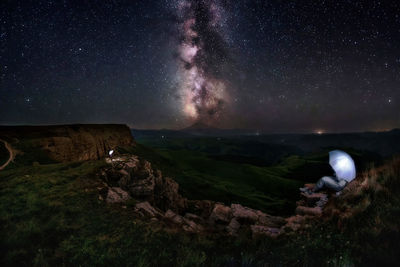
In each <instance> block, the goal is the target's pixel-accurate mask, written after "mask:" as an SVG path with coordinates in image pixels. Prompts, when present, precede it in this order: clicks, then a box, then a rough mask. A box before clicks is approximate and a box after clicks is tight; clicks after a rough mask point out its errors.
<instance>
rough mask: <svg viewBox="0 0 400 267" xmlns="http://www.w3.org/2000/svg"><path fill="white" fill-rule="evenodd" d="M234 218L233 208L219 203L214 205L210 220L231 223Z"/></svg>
mask: <svg viewBox="0 0 400 267" xmlns="http://www.w3.org/2000/svg"><path fill="white" fill-rule="evenodd" d="M231 218H232V210H231V208H230V207H228V206H225V205H223V204H221V203H217V204H215V206H214V209H213V211H212V212H211V215H210V220H211V221H212V222H214V223H222V224H224V223H229V222H230V220H231Z"/></svg>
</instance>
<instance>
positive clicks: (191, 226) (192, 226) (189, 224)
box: [165, 210, 204, 233]
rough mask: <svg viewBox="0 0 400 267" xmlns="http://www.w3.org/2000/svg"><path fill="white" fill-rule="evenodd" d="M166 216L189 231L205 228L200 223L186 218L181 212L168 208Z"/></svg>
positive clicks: (195, 231)
mask: <svg viewBox="0 0 400 267" xmlns="http://www.w3.org/2000/svg"><path fill="white" fill-rule="evenodd" d="M165 218H166V219H168V220H170V221H171V222H173V223H174V224H177V225H180V226H182V229H183V230H184V231H187V232H192V233H198V232H201V231H203V230H204V228H203V226H201V225H200V224H197V223H195V222H194V221H192V220H189V219H187V218H184V217H182V216H180V215H179V214H176V213H175V212H173V211H172V210H167V212H165Z"/></svg>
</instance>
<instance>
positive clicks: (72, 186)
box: [0, 161, 334, 266]
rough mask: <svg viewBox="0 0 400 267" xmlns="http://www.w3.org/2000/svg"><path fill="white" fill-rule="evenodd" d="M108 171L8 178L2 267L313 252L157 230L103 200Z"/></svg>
mask: <svg viewBox="0 0 400 267" xmlns="http://www.w3.org/2000/svg"><path fill="white" fill-rule="evenodd" d="M102 165H103V163H102V162H100V161H98V162H84V163H72V164H48V165H40V166H27V167H18V168H14V169H9V170H6V171H4V172H1V173H0V260H1V261H0V264H1V265H2V266H32V265H36V266H59V265H65V266H110V265H118V266H121V265H122V266H221V265H222V266H225V265H232V264H233V265H235V264H253V265H254V264H261V263H265V262H286V263H293V262H296V261H297V260H303V257H304V253H306V254H307V253H308V252H307V251H306V250H304V249H303V250H300V251H299V252H296V253H293V254H292V255H289V257H283V255H285V254H286V253H288V251H289V250H290V249H293V248H294V246H297V245H299V242H301V244H303V242H304V241H303V240H302V239H299V240H298V241H296V242H294V243H292V242H288V241H287V240H279V241H274V240H270V239H259V240H256V241H251V239H250V238H249V237H250V236H249V233H244V234H243V236H241V237H239V238H238V239H231V238H227V237H224V238H221V237H220V236H218V235H212V236H202V235H189V234H185V233H166V232H164V231H162V230H157V229H159V228H158V227H157V226H155V225H152V224H145V223H144V222H141V221H138V220H136V219H135V218H134V217H133V216H132V213H131V212H130V210H129V209H123V208H121V206H119V205H107V204H105V203H104V202H102V201H99V200H98V193H97V189H96V186H98V184H99V182H100V181H98V180H97V178H96V177H95V175H94V172H96V171H97V170H98V168H100V167H101V166H102ZM289 244H290V246H289ZM287 246H289V247H287ZM313 248H318V250H321V251H322V250H323V249H324V247H321V246H320V244H319V243H315V244H314V243H312V244H308V245H307V249H311V250H312V249H313ZM321 253H322V252H321ZM330 253H334V251H333V249H331V252H330ZM329 255H330V254H329ZM318 260H320V258H318ZM312 261H313V262H315V260H314V259H312Z"/></svg>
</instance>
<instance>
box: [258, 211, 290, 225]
mask: <svg viewBox="0 0 400 267" xmlns="http://www.w3.org/2000/svg"><path fill="white" fill-rule="evenodd" d="M257 213H258V222H257V224H258V225H263V226H268V227H273V228H279V227H281V226H283V225H284V224H286V220H285V219H284V218H282V217H279V216H271V215H269V214H266V213H263V212H261V211H257Z"/></svg>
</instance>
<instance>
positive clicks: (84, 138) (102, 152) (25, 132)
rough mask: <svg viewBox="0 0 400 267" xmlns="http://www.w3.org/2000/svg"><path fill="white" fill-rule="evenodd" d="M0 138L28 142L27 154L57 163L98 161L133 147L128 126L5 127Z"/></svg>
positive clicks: (1, 130) (26, 146)
mask: <svg viewBox="0 0 400 267" xmlns="http://www.w3.org/2000/svg"><path fill="white" fill-rule="evenodd" d="M0 136H4V137H6V138H7V139H10V140H18V141H16V142H19V141H21V142H25V143H26V144H25V145H24V147H25V148H27V149H28V150H32V151H38V150H42V151H44V152H45V153H46V154H47V155H48V157H49V158H50V159H52V160H54V161H58V162H69V161H82V160H96V159H100V158H102V157H104V156H106V155H108V152H109V151H110V150H111V149H115V148H117V147H125V146H131V145H133V144H134V140H133V138H132V135H131V132H130V129H129V128H128V126H126V125H117V124H98V125H97V124H77V125H53V126H10V127H7V126H3V127H1V128H0ZM22 152H27V151H22Z"/></svg>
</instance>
